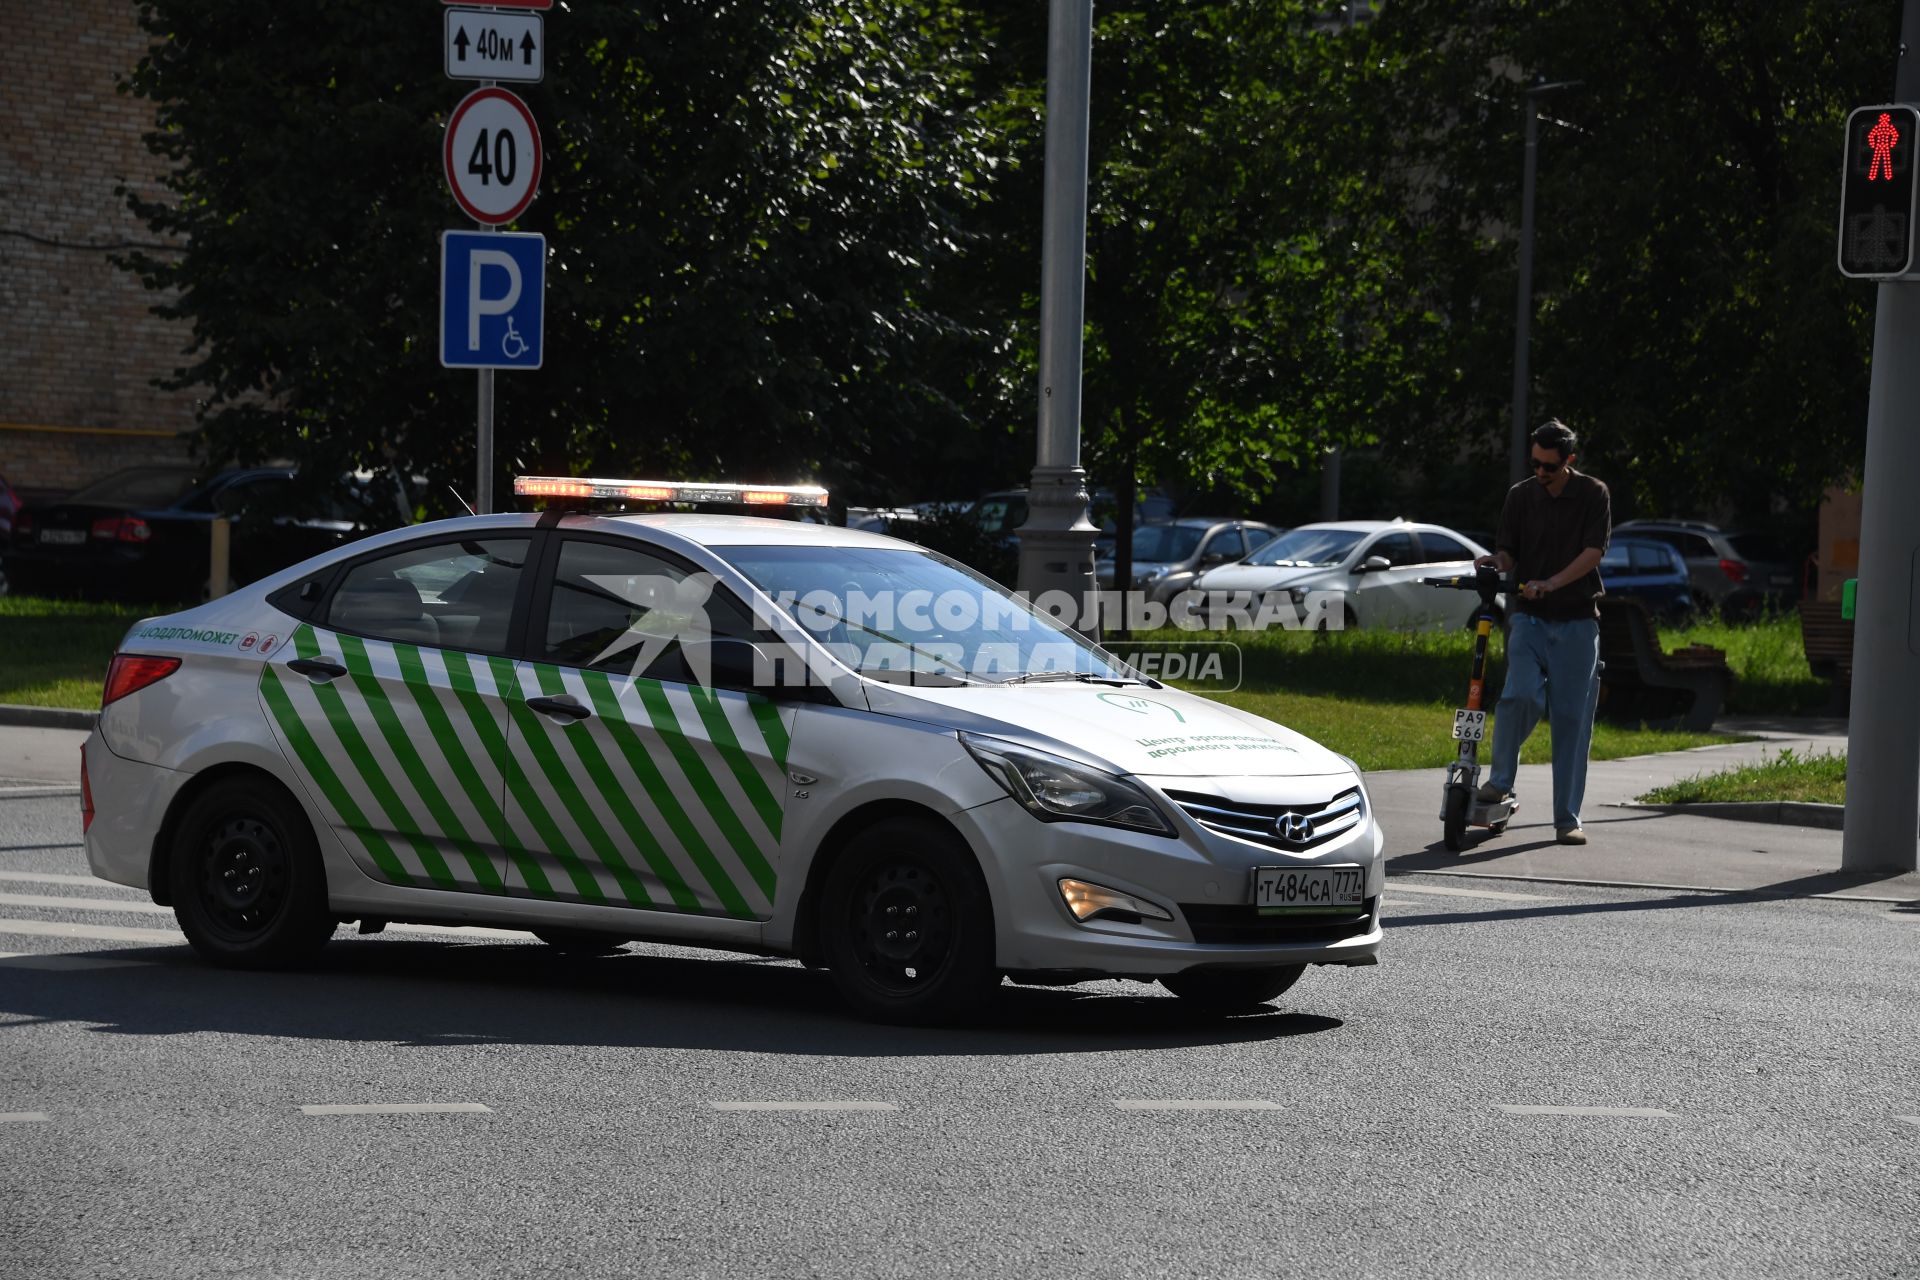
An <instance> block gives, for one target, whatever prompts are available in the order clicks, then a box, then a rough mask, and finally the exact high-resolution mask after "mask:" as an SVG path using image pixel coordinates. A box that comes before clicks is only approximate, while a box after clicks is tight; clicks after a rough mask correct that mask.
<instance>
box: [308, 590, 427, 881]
mask: <svg viewBox="0 0 1920 1280" xmlns="http://www.w3.org/2000/svg"><path fill="white" fill-rule="evenodd" d="M293 640H294V647H295V648H296V649H297V650H298V651H299V653H300V656H301V657H303V658H317V657H319V656H320V644H319V641H318V640H317V639H316V638H315V637H314V635H313V633H312V632H311V631H310V630H309V629H308V628H306V627H304V626H302V627H301V628H300V629H299V630H297V631H295V632H294V633H293ZM313 696H314V700H315V701H317V702H318V703H319V704H320V710H321V711H322V713H324V714H325V716H326V719H327V723H328V724H329V725H330V726H332V728H333V733H334V736H335V737H336V738H338V739H339V740H340V747H341V749H342V750H343V751H344V752H345V753H346V758H347V761H348V762H349V763H351V764H352V765H353V766H354V769H355V771H356V772H357V773H358V774H359V775H360V780H361V781H362V782H364V783H365V784H366V786H367V790H369V791H371V792H372V793H373V798H374V800H375V801H376V802H378V803H379V805H380V808H381V811H382V812H384V813H385V814H386V816H387V821H388V822H390V823H392V824H393V829H394V830H395V831H398V832H399V833H400V834H401V835H403V836H405V837H407V844H408V845H409V846H410V847H411V848H412V849H413V852H414V856H416V857H418V858H419V859H420V865H421V866H422V867H424V868H426V872H427V875H428V877H429V878H431V879H432V880H433V882H434V883H435V884H437V885H439V886H440V887H441V888H443V889H451V888H454V887H455V881H454V878H453V873H452V872H450V871H448V870H447V864H446V862H445V861H444V860H443V859H442V858H441V857H440V851H439V850H438V849H435V848H434V847H433V845H432V843H431V842H430V841H428V840H427V838H426V835H425V833H424V832H423V831H422V830H421V829H420V827H419V825H418V824H417V823H415V822H414V820H413V816H412V815H411V814H409V813H408V812H407V809H406V806H405V805H404V804H402V803H401V801H400V796H399V794H398V793H397V792H396V791H394V789H393V783H392V782H390V781H388V779H387V775H386V773H385V772H384V771H382V770H381V768H380V764H379V761H377V760H376V759H375V758H374V755H373V752H372V750H371V749H369V748H368V746H367V742H366V739H365V738H363V737H361V736H360V730H359V728H358V727H356V726H355V725H354V723H353V715H352V713H351V712H350V711H348V710H347V704H346V700H345V699H344V698H342V697H341V696H340V691H339V690H338V689H336V688H334V687H333V684H332V683H331V682H330V681H324V680H316V681H314V684H313Z"/></svg>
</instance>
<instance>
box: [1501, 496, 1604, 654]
mask: <svg viewBox="0 0 1920 1280" xmlns="http://www.w3.org/2000/svg"><path fill="white" fill-rule="evenodd" d="M1612 536H1613V500H1612V498H1611V497H1610V496H1609V495H1608V493H1607V486H1606V485H1604V484H1602V483H1600V481H1598V480H1595V479H1594V478H1593V477H1592V476H1590V475H1585V474H1583V473H1581V472H1578V471H1572V472H1569V474H1568V475H1567V486H1566V488H1564V489H1562V490H1561V491H1560V496H1559V497H1557V498H1556V497H1554V496H1553V495H1552V494H1551V493H1548V492H1547V487H1546V486H1545V485H1543V484H1541V483H1540V482H1539V481H1538V480H1522V481H1521V482H1520V483H1519V484H1517V485H1515V486H1513V488H1511V489H1509V490H1507V501H1506V505H1505V506H1503V507H1501V509H1500V532H1499V533H1497V534H1496V535H1494V540H1493V545H1494V549H1495V550H1496V551H1504V552H1506V553H1507V554H1508V555H1510V556H1512V557H1513V573H1514V580H1515V581H1516V582H1521V583H1526V582H1542V581H1544V580H1546V579H1548V578H1551V577H1553V575H1555V574H1556V573H1559V572H1560V571H1561V570H1562V569H1565V568H1566V567H1567V566H1568V565H1570V564H1572V563H1573V561H1574V557H1576V556H1578V555H1579V554H1580V553H1581V552H1582V551H1585V550H1586V549H1587V548H1588V547H1596V548H1598V549H1599V550H1601V551H1605V550H1606V549H1607V541H1608V539H1609V538H1611V537H1612ZM1604 590H1605V588H1603V587H1602V586H1601V585H1600V570H1599V569H1598V568H1597V567H1596V568H1593V569H1589V570H1587V572H1586V575H1585V576H1584V577H1582V578H1580V579H1579V580H1578V581H1575V582H1571V583H1568V584H1567V585H1566V586H1564V587H1561V588H1560V589H1559V590H1558V591H1554V592H1549V593H1548V594H1547V595H1545V596H1542V597H1541V598H1540V599H1538V600H1528V599H1526V598H1525V597H1523V596H1520V595H1518V594H1515V595H1513V596H1512V597H1510V598H1509V601H1508V602H1509V604H1510V605H1511V606H1512V607H1513V609H1514V610H1515V611H1517V612H1519V613H1530V614H1532V615H1533V616H1534V617H1536V618H1544V619H1547V620H1549V621H1556V622H1558V621H1565V620H1567V619H1571V618H1597V617H1599V616H1600V610H1599V608H1598V607H1597V606H1596V605H1595V604H1594V601H1595V600H1596V599H1597V598H1599V596H1600V595H1601V594H1602V593H1603V592H1604Z"/></svg>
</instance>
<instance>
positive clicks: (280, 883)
mask: <svg viewBox="0 0 1920 1280" xmlns="http://www.w3.org/2000/svg"><path fill="white" fill-rule="evenodd" d="M169 874H170V884H171V886H172V889H173V904H174V905H173V910H174V915H175V917H176V918H177V919H178V920H179V922H180V929H181V932H183V933H185V934H186V935H187V941H188V942H189V943H191V944H192V946H193V949H194V950H195V951H196V952H198V953H199V954H200V956H201V958H202V959H204V960H207V961H210V962H211V963H213V964H217V965H222V966H225V967H228V968H234V969H278V968H285V967H288V966H291V965H297V964H300V963H302V962H303V961H306V960H308V959H310V958H311V957H312V956H313V954H314V953H315V952H317V951H318V950H319V949H320V948H321V946H322V945H324V944H325V942H326V941H327V939H328V938H330V937H332V936H333V930H334V927H335V925H336V924H337V921H335V919H334V917H333V915H332V914H331V913H330V912H329V911H328V909H327V878H326V871H325V870H324V868H323V867H322V866H321V864H320V846H319V842H318V841H316V840H315V839H314V835H313V827H312V826H311V825H310V824H309V823H308V822H307V815H306V814H305V813H304V812H302V811H301V809H300V806H299V805H298V804H297V803H296V802H295V801H294V799H293V797H292V796H290V795H289V794H287V792H286V790H285V789H284V788H282V787H280V786H279V785H278V784H275V783H272V782H267V781H263V780H256V779H252V778H230V779H227V780H225V781H222V782H216V783H215V784H214V785H212V786H210V787H208V788H207V789H206V790H205V791H203V792H201V793H200V794H199V795H198V796H196V797H194V799H193V800H192V801H191V802H190V803H189V804H188V805H187V809H186V812H185V813H183V814H182V815H181V816H180V822H179V825H178V826H177V827H176V829H175V831H174V837H173V846H172V849H171V850H170V859H169Z"/></svg>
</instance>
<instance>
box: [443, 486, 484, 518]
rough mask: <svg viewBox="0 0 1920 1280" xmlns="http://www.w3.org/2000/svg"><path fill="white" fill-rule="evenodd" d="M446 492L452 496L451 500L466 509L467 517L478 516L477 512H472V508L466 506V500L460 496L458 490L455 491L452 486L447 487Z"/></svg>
mask: <svg viewBox="0 0 1920 1280" xmlns="http://www.w3.org/2000/svg"><path fill="white" fill-rule="evenodd" d="M447 492H448V493H450V494H452V495H453V500H454V501H455V502H457V503H459V504H460V505H461V506H463V507H466V508H467V514H468V515H470V516H471V515H478V514H479V512H477V511H475V510H474V509H473V508H472V507H471V506H468V505H467V500H466V499H465V498H463V497H461V496H460V491H459V490H458V489H456V488H454V487H453V486H452V485H448V486H447Z"/></svg>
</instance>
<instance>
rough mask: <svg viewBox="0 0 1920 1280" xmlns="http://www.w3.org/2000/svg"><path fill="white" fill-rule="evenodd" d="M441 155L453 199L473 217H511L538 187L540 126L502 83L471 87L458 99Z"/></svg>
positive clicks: (492, 222) (494, 220) (496, 220)
mask: <svg viewBox="0 0 1920 1280" xmlns="http://www.w3.org/2000/svg"><path fill="white" fill-rule="evenodd" d="M442 158H443V160H444V161H445V163H446V169H447V185H448V186H449V187H451V188H452V189H453V198H454V201H455V203H457V204H458V205H459V206H460V207H461V208H462V209H464V210H466V212H467V216H468V217H470V218H472V219H473V220H474V221H475V222H484V223H486V224H488V225H489V226H499V225H500V224H502V223H506V222H512V221H513V220H514V219H515V218H517V217H519V216H520V215H521V214H522V213H524V212H525V211H526V208H527V206H528V205H530V204H532V203H533V195H534V192H535V191H537V190H538V189H539V187H540V129H539V127H538V126H537V125H535V124H534V123H533V112H531V111H529V110H527V104H526V103H524V102H522V101H520V99H518V98H516V97H515V96H514V95H513V94H511V93H508V92H507V91H506V90H505V89H475V90H474V91H473V92H472V93H470V94H468V95H467V96H466V97H465V98H463V99H461V100H460V105H459V106H457V107H455V108H454V109H453V118H452V119H450V120H448V121H447V140H446V148H445V151H444V152H443V155H442Z"/></svg>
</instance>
